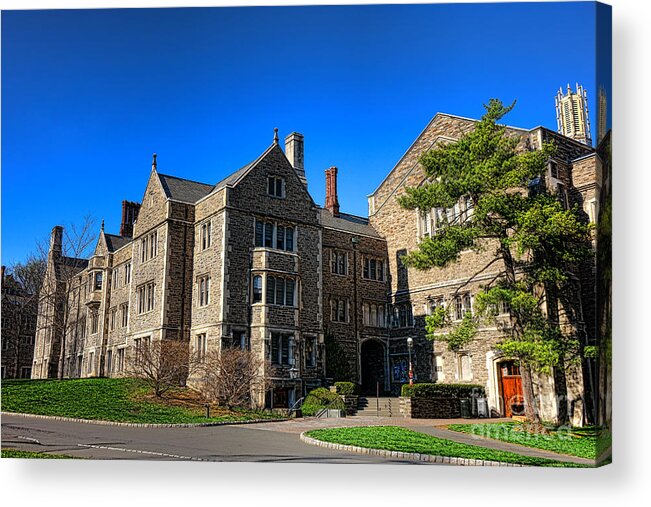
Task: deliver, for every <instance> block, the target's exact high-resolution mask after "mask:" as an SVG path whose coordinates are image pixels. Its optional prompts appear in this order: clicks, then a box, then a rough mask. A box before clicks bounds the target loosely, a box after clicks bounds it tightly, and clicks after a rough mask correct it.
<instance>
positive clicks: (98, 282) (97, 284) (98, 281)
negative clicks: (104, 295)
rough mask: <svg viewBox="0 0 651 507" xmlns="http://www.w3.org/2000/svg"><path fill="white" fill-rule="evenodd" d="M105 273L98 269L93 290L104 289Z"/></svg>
mask: <svg viewBox="0 0 651 507" xmlns="http://www.w3.org/2000/svg"><path fill="white" fill-rule="evenodd" d="M102 279H103V273H102V272H101V271H98V272H97V273H95V275H94V283H93V290H102Z"/></svg>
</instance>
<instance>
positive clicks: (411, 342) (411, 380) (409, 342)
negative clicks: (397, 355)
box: [407, 336, 414, 386]
mask: <svg viewBox="0 0 651 507" xmlns="http://www.w3.org/2000/svg"><path fill="white" fill-rule="evenodd" d="M413 346H414V339H413V338H412V337H411V336H410V337H409V338H407V349H408V350H409V385H410V386H413V385H414V369H413V368H412V365H411V349H412V348H413Z"/></svg>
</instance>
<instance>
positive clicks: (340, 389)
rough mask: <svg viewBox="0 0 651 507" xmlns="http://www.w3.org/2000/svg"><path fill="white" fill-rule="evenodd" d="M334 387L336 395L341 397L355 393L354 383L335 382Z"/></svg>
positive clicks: (355, 385) (355, 386)
mask: <svg viewBox="0 0 651 507" xmlns="http://www.w3.org/2000/svg"><path fill="white" fill-rule="evenodd" d="M335 387H336V388H337V394H341V395H343V396H347V395H351V394H355V392H356V391H357V384H355V383H354V382H335Z"/></svg>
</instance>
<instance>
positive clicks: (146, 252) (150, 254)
mask: <svg viewBox="0 0 651 507" xmlns="http://www.w3.org/2000/svg"><path fill="white" fill-rule="evenodd" d="M156 255H158V232H157V231H154V232H152V233H151V234H148V235H147V236H145V237H144V238H142V239H141V240H140V261H141V262H146V261H148V260H149V259H153V258H154V257H156Z"/></svg>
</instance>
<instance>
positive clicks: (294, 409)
mask: <svg viewBox="0 0 651 507" xmlns="http://www.w3.org/2000/svg"><path fill="white" fill-rule="evenodd" d="M304 400H305V397H301V398H299V399H298V400H296V402H294V404H293V405H292V406H291V407H289V410H287V416H288V417H291V416H292V412H294V413H296V412H298V411H299V410H300V409H301V407H302V406H303V401H304Z"/></svg>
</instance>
